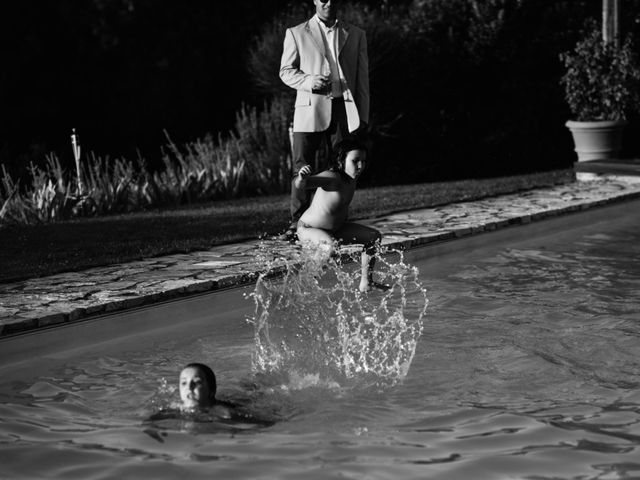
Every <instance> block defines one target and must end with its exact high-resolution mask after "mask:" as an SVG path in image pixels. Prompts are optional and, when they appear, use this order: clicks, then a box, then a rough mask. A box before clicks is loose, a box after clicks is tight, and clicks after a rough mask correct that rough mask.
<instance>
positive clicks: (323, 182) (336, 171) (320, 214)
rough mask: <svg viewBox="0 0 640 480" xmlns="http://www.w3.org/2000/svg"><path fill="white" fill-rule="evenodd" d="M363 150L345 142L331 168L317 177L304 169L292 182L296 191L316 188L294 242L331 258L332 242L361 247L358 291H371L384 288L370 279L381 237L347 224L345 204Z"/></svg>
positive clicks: (360, 168)
mask: <svg viewBox="0 0 640 480" xmlns="http://www.w3.org/2000/svg"><path fill="white" fill-rule="evenodd" d="M365 160H366V150H365V148H364V146H363V145H362V144H360V143H358V142H357V141H354V140H345V141H343V142H342V143H340V144H339V145H338V148H337V159H336V163H335V165H334V166H333V167H332V168H331V169H329V170H325V171H323V172H321V173H319V174H317V175H311V168H310V167H309V166H308V165H306V166H304V167H302V168H301V169H300V171H299V172H298V176H297V177H296V179H295V184H296V188H299V189H304V188H306V189H313V188H317V191H316V193H315V196H314V197H313V200H312V202H311V205H310V206H309V208H308V209H307V210H306V211H305V212H304V213H303V214H302V216H301V217H300V220H299V221H298V232H297V233H298V238H299V239H300V242H301V243H302V244H317V245H322V246H324V247H325V249H326V250H325V251H326V254H327V255H331V254H332V253H333V249H334V243H335V241H336V240H338V241H339V242H343V243H346V244H354V243H358V244H363V250H362V257H361V262H362V277H361V279H360V287H359V289H360V291H361V292H367V291H369V290H371V288H373V287H376V288H381V289H386V288H388V287H387V286H386V285H383V284H380V283H377V282H375V281H374V280H373V278H372V271H373V265H374V263H375V256H374V254H375V250H376V246H377V245H378V244H379V243H380V239H381V238H382V235H381V234H380V232H379V231H378V230H375V229H373V228H370V227H367V226H364V225H360V224H357V223H353V222H347V214H348V211H349V204H350V203H351V200H352V199H353V194H354V193H355V190H356V180H357V179H358V177H359V176H360V174H361V173H362V171H363V170H364V167H365Z"/></svg>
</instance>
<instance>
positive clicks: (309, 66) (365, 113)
mask: <svg viewBox="0 0 640 480" xmlns="http://www.w3.org/2000/svg"><path fill="white" fill-rule="evenodd" d="M337 28H338V30H337V34H338V47H337V50H338V62H339V63H340V68H341V69H342V73H343V75H344V78H345V80H346V83H347V85H346V91H344V92H343V97H344V106H345V110H346V112H347V122H348V125H349V131H350V132H353V131H355V130H356V129H357V128H358V127H359V126H360V122H367V123H368V122H369V58H368V56H367V38H366V36H365V33H364V31H363V30H362V29H360V28H358V27H356V26H354V25H350V24H348V23H345V22H342V21H339V23H338V27H337ZM327 55H328V53H327V52H325V48H324V42H323V40H322V33H321V32H320V25H318V24H317V22H315V21H311V20H307V21H306V22H304V23H301V24H300V25H298V26H296V27H293V28H289V29H287V32H286V34H285V37H284V48H283V51H282V60H281V62H280V78H281V79H282V81H283V82H284V83H286V84H287V85H288V86H290V87H291V88H295V89H296V90H297V94H296V103H295V112H294V115H293V131H294V132H321V131H324V130H326V129H327V128H329V123H330V122H331V97H330V96H328V95H327V94H318V93H313V92H312V91H311V82H312V78H311V77H312V75H322V74H326V73H327V72H329V60H328V57H327Z"/></svg>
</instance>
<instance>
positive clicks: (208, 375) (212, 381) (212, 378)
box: [183, 363, 218, 400]
mask: <svg viewBox="0 0 640 480" xmlns="http://www.w3.org/2000/svg"><path fill="white" fill-rule="evenodd" d="M185 368H197V369H198V370H200V371H201V372H202V374H203V375H204V378H205V379H206V381H207V383H208V384H209V392H210V393H209V398H210V399H211V400H214V399H215V398H216V390H217V388H218V386H217V385H216V374H215V373H213V370H211V368H210V367H209V366H207V365H205V364H204V363H189V364H187V365H185V366H184V368H183V370H184V369H185Z"/></svg>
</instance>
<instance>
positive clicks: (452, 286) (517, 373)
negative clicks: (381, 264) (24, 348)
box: [0, 202, 640, 480]
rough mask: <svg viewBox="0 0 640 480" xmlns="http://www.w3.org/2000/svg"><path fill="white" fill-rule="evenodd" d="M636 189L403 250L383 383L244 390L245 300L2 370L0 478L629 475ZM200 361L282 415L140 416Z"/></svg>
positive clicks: (639, 446)
mask: <svg viewBox="0 0 640 480" xmlns="http://www.w3.org/2000/svg"><path fill="white" fill-rule="evenodd" d="M639 203H640V202H633V203H626V204H621V205H618V206H615V207H607V208H606V209H600V210H599V213H590V214H579V215H574V216H572V217H571V219H569V218H568V217H566V218H561V219H556V220H553V221H544V222H539V223H537V224H532V225H529V226H523V227H517V228H513V229H511V228H510V229H507V230H508V231H507V232H502V233H501V232H495V233H489V234H483V235H480V236H478V237H477V238H476V239H475V240H473V241H469V242H465V241H462V240H459V241H456V242H453V243H451V244H450V245H448V246H442V247H434V248H431V249H422V250H417V251H413V252H409V253H408V254H407V255H406V258H405V260H406V261H407V262H408V263H410V264H413V265H415V266H416V267H417V268H418V270H419V272H420V279H421V282H422V284H423V285H424V287H426V291H427V297H428V298H429V305H428V308H427V313H426V318H425V319H424V322H423V331H422V335H421V337H420V338H419V341H418V343H417V345H416V348H415V355H414V356H413V359H412V362H411V365H410V368H409V369H408V372H406V376H405V377H404V378H403V379H401V380H400V381H398V382H395V383H393V384H387V385H382V386H381V385H375V384H371V383H366V382H365V383H358V382H357V375H355V380H354V381H347V382H346V383H344V384H341V385H338V386H336V385H335V383H327V382H323V381H321V379H318V378H314V377H313V375H305V374H303V375H301V376H299V377H291V378H287V379H286V381H284V383H283V382H280V380H281V379H278V378H276V377H271V378H270V380H268V381H270V382H271V385H270V386H269V388H267V384H266V383H264V382H263V383H262V384H261V385H260V388H259V389H258V390H252V387H251V385H252V384H255V383H256V382H257V383H260V381H259V380H257V379H256V377H254V376H253V373H252V371H251V365H252V361H254V360H255V359H254V347H255V338H254V329H253V326H252V325H251V324H250V323H248V322H247V321H246V319H247V318H249V317H251V315H252V314H253V304H252V302H251V301H250V299H247V300H245V301H244V302H245V304H242V305H239V306H238V308H237V311H235V313H234V314H233V315H224V316H222V317H221V318H219V317H218V316H217V315H216V314H215V312H212V313H211V315H210V316H209V318H207V319H206V321H203V322H202V323H200V324H188V323H187V324H185V325H184V327H183V328H180V327H179V326H178V327H176V328H174V329H173V330H171V331H168V332H170V333H166V332H165V333H162V334H160V335H157V336H153V335H152V334H151V333H150V334H149V336H148V337H145V335H144V334H143V335H137V336H136V335H134V336H132V337H131V338H127V339H119V340H118V341H113V342H104V343H101V344H99V345H98V346H97V347H94V348H87V349H81V350H76V351H74V352H70V353H68V354H65V353H64V352H62V353H58V354H56V355H53V356H50V357H47V358H46V359H43V360H41V361H35V360H34V361H33V362H26V363H24V362H23V363H21V364H19V365H15V366H10V367H8V366H0V374H1V375H2V376H1V377H0V378H1V380H0V478H10V479H21V478H24V479H32V478H64V479H74V478H78V479H101V478H123V479H127V478H131V479H134V478H178V477H190V478H278V479H286V478H291V479H298V478H301V477H302V476H304V477H305V478H307V479H327V478H353V479H365V478H366V479H376V478H381V479H382V478H402V479H410V478H415V479H424V478H434V479H437V478H442V479H447V480H449V479H471V478H472V479H485V478H486V479H498V478H499V479H502V478H504V479H507V478H509V479H511V478H518V479H525V478H529V479H552V478H553V479H607V480H609V479H616V478H640V205H639ZM411 295H416V296H415V297H412V296H411ZM420 299H421V297H420V296H419V294H418V292H414V293H411V292H410V293H409V296H408V298H407V301H408V304H409V306H410V305H411V303H412V302H419V301H420ZM410 314H411V313H410V312H409V313H408V315H410ZM214 320H215V325H212V322H213V321H214ZM143 337H145V338H146V340H145V341H144V342H143V341H141V338H143ZM0 347H1V346H0ZM27 354H28V355H31V356H32V357H33V358H36V357H37V352H27ZM192 360H202V361H206V362H207V363H209V364H211V365H212V366H214V368H215V370H216V373H217V374H218V384H219V392H220V394H221V395H222V396H224V397H227V398H232V399H233V398H244V399H249V400H250V401H252V402H254V403H253V407H254V408H255V409H256V411H257V412H262V413H264V415H265V416H268V417H269V418H272V419H277V420H278V421H277V422H276V423H275V424H274V425H273V426H270V427H267V428H256V427H253V426H251V425H237V426H236V428H218V427H216V426H215V425H214V426H207V425H198V424H197V423H195V424H194V423H193V422H188V421H185V422H180V421H177V422H175V423H172V424H169V425H154V424H153V423H149V422H148V421H146V419H147V418H148V417H149V415H150V414H152V413H153V412H154V411H156V410H157V409H158V408H160V407H161V406H162V405H164V404H166V403H167V402H168V401H170V400H171V399H173V400H175V398H177V393H176V391H175V389H174V388H173V383H174V380H175V378H176V376H177V374H178V371H179V368H180V366H181V365H183V364H184V363H187V362H189V361H192ZM163 379H164V382H163ZM267 383H268V382H267Z"/></svg>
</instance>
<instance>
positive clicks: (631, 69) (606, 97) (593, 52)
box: [560, 22, 640, 121]
mask: <svg viewBox="0 0 640 480" xmlns="http://www.w3.org/2000/svg"><path fill="white" fill-rule="evenodd" d="M560 59H561V60H562V62H563V63H564V66H565V67H566V69H567V70H566V73H565V74H564V75H563V76H562V78H561V80H560V82H561V84H562V85H563V86H564V89H565V98H566V100H567V103H568V104H569V108H570V109H571V112H572V113H573V114H574V115H575V116H576V119H577V120H578V121H594V120H624V119H625V118H626V114H627V113H628V112H630V111H632V112H637V111H640V93H639V89H640V65H639V64H638V60H637V58H636V55H635V50H634V46H633V44H632V42H631V39H630V38H627V39H626V40H625V41H624V43H623V44H622V46H620V47H617V46H616V45H615V44H614V43H612V42H611V43H605V42H604V41H603V40H602V38H601V34H600V31H599V30H598V29H597V28H596V25H595V23H594V22H592V23H590V28H589V31H588V33H587V34H586V36H585V37H584V38H583V39H581V40H580V41H579V42H578V43H577V44H576V46H575V48H574V49H573V50H572V51H568V52H565V53H563V54H561V55H560Z"/></svg>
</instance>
